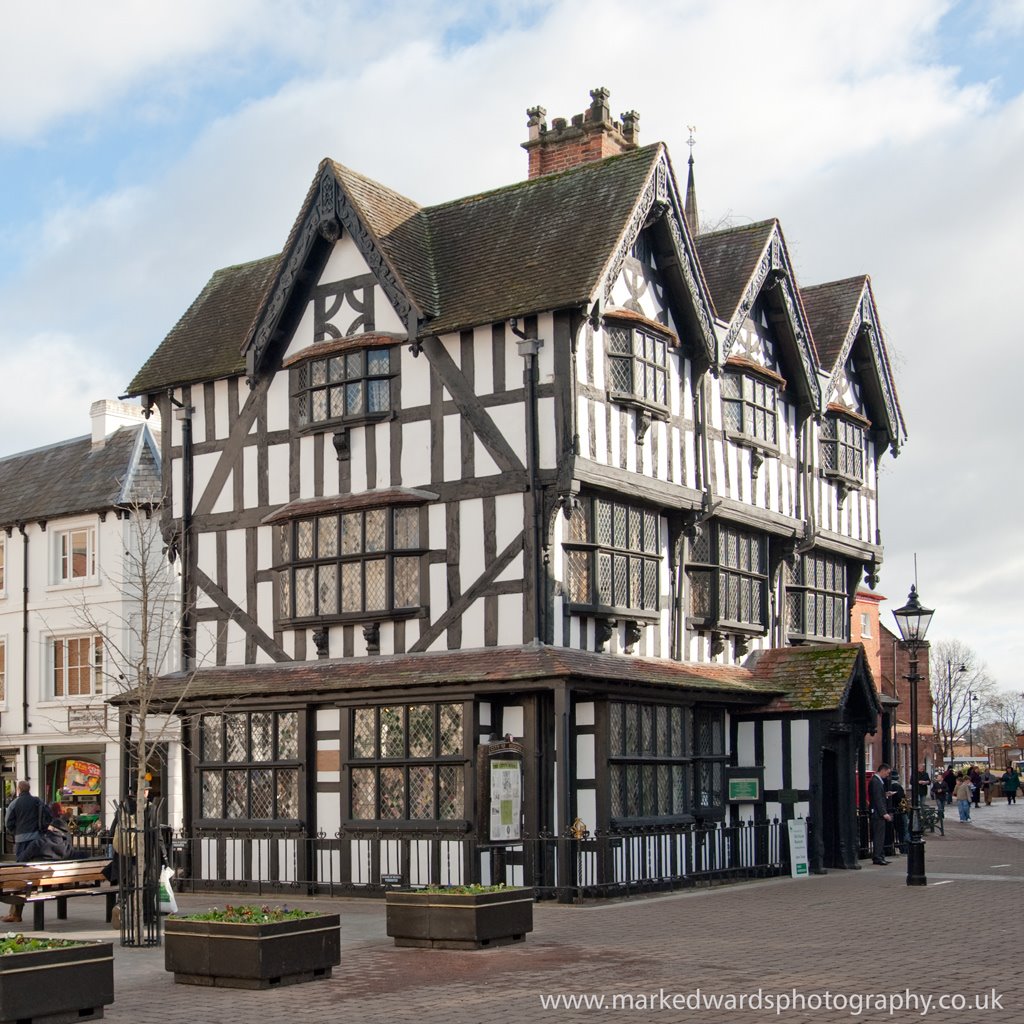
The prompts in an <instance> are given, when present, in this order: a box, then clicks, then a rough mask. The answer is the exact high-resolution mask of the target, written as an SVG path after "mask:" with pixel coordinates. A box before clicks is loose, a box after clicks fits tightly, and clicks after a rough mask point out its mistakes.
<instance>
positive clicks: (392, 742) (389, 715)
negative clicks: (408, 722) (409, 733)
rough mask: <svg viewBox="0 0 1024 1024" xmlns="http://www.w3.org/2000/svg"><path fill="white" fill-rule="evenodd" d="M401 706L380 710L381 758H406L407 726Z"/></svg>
mask: <svg viewBox="0 0 1024 1024" xmlns="http://www.w3.org/2000/svg"><path fill="white" fill-rule="evenodd" d="M402 711H403V708H402V707H401V706H398V707H393V708H381V709H380V756H381V757H405V724H404V722H403V715H402Z"/></svg>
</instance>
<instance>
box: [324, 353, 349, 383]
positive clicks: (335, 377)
mask: <svg viewBox="0 0 1024 1024" xmlns="http://www.w3.org/2000/svg"><path fill="white" fill-rule="evenodd" d="M327 377H328V379H329V380H330V381H331V382H332V383H333V382H334V381H339V380H344V379H345V358H344V356H333V357H332V358H331V359H330V361H329V362H328V368H327Z"/></svg>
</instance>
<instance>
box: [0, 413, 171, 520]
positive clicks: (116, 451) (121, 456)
mask: <svg viewBox="0 0 1024 1024" xmlns="http://www.w3.org/2000/svg"><path fill="white" fill-rule="evenodd" d="M159 497H160V456H159V444H157V442H156V441H155V439H154V437H153V435H152V433H151V431H150V430H149V428H148V427H147V426H146V424H144V423H140V424H139V425H138V426H129V427H121V428H120V429H118V430H116V431H114V433H112V434H111V435H110V436H109V437H108V438H107V439H106V442H105V443H104V444H103V445H102V446H99V447H94V446H93V443H92V437H91V436H90V435H87V436H86V437H76V438H73V439H72V440H70V441H61V442H59V443H58V444H52V445H48V446H47V447H45V448H35V449H33V450H32V451H27V452H19V453H18V454H16V455H8V456H7V457H6V458H3V459H0V528H4V527H11V526H17V525H18V524H19V523H27V522H40V521H50V520H52V519H57V518H58V517H63V516H74V515H82V514H85V513H92V512H104V511H107V510H109V509H113V508H116V507H118V506H122V505H125V504H131V503H134V502H139V503H142V504H151V503H156V502H157V501H159Z"/></svg>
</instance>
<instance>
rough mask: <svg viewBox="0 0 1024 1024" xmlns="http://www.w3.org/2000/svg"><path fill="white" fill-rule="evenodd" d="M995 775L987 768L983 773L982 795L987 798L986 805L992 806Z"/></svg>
mask: <svg viewBox="0 0 1024 1024" xmlns="http://www.w3.org/2000/svg"><path fill="white" fill-rule="evenodd" d="M995 781H996V780H995V776H994V775H993V774H992V773H991V772H990V771H989V770H988V769H987V768H986V769H985V770H984V771H983V772H982V773H981V795H982V796H983V797H984V798H985V806H986V807H991V806H992V783H993V782H995Z"/></svg>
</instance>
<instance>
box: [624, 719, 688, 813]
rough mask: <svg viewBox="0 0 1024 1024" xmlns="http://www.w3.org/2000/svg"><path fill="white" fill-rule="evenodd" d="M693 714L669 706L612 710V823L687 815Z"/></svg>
mask: <svg viewBox="0 0 1024 1024" xmlns="http://www.w3.org/2000/svg"><path fill="white" fill-rule="evenodd" d="M691 718H692V715H691V711H690V709H689V708H685V707H678V706H670V705H665V704H633V703H620V702H617V701H615V702H612V703H610V704H609V705H608V754H609V781H610V786H611V792H610V806H609V810H610V813H611V817H612V819H613V821H620V820H623V819H634V818H672V817H679V816H680V815H684V814H687V813H689V809H690V800H691V792H692V785H693V783H692V778H693V775H692V764H691V749H690V739H689V736H690V729H691Z"/></svg>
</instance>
